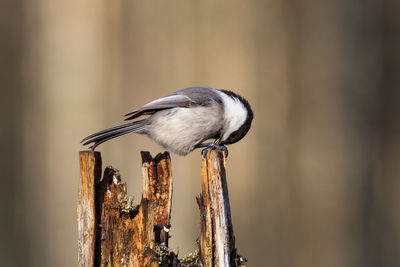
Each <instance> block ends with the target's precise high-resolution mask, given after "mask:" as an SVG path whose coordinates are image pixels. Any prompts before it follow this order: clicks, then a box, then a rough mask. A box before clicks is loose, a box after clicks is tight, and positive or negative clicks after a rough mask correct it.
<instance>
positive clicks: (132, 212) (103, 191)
mask: <svg viewBox="0 0 400 267" xmlns="http://www.w3.org/2000/svg"><path fill="white" fill-rule="evenodd" d="M79 155H80V163H81V164H80V167H81V176H80V183H79V188H80V189H79V201H78V225H80V226H79V242H78V244H79V266H138V267H139V266H140V267H141V266H161V265H162V266H174V265H173V264H174V263H175V266H176V264H177V258H176V256H175V254H174V253H172V252H171V253H169V252H168V249H167V245H168V238H169V236H168V231H169V227H170V216H171V199H172V175H171V162H170V157H169V154H168V153H163V154H159V155H157V156H156V157H155V158H154V159H153V158H152V157H151V155H150V153H148V152H142V159H143V185H144V187H145V188H144V190H143V197H142V200H141V202H140V204H139V205H137V206H135V205H134V204H133V201H132V199H130V198H129V197H128V196H127V192H126V189H127V188H126V183H123V182H121V177H120V174H119V171H118V170H117V169H114V168H112V167H107V168H106V169H105V170H104V175H103V179H102V180H101V181H100V174H99V173H98V170H99V169H100V170H101V159H100V153H98V152H92V151H83V152H81V153H80V154H79ZM163 253H164V254H163ZM161 254H162V255H161ZM160 255H161V256H162V257H161V256H160Z"/></svg>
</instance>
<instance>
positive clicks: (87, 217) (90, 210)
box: [77, 151, 101, 267]
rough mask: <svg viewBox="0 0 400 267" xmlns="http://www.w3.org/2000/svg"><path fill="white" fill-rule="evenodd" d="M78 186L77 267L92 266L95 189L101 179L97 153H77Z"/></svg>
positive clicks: (94, 240) (94, 229)
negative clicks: (78, 168)
mask: <svg viewBox="0 0 400 267" xmlns="http://www.w3.org/2000/svg"><path fill="white" fill-rule="evenodd" d="M79 167H80V176H79V185H78V206H77V213H78V216H77V220H78V262H79V266H85V267H86V266H87V267H90V266H94V264H95V245H96V221H97V215H96V206H95V187H96V184H97V183H98V182H99V181H100V177H101V155H100V153H99V152H93V151H81V152H80V153H79Z"/></svg>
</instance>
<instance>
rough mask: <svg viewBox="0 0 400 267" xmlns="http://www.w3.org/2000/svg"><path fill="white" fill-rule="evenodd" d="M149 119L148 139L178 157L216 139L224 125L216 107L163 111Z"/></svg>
mask: <svg viewBox="0 0 400 267" xmlns="http://www.w3.org/2000/svg"><path fill="white" fill-rule="evenodd" d="M149 119H150V121H151V123H149V128H148V131H147V132H148V135H149V136H150V137H151V138H152V139H153V140H154V141H155V142H157V143H158V144H160V145H162V146H163V147H165V148H166V149H168V150H169V151H171V152H174V153H176V154H178V155H186V154H188V153H189V152H191V151H192V150H193V149H195V146H196V145H197V144H199V143H201V142H203V141H204V140H207V139H209V138H212V137H215V136H216V135H217V134H218V132H219V130H220V127H221V125H222V124H223V123H222V110H221V108H220V107H219V106H218V105H217V104H216V103H215V104H212V105H210V106H197V107H190V108H173V109H168V110H163V111H159V112H156V113H155V114H154V115H152V116H151V117H150V118H149Z"/></svg>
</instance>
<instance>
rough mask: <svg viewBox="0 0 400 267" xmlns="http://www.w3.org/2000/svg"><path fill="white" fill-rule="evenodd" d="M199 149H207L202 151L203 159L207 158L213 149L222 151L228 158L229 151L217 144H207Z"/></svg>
mask: <svg viewBox="0 0 400 267" xmlns="http://www.w3.org/2000/svg"><path fill="white" fill-rule="evenodd" d="M198 147H205V149H203V150H202V151H201V158H202V159H204V158H205V157H206V154H207V152H208V151H210V150H213V149H221V150H223V151H224V152H225V157H228V149H227V148H226V146H224V145H217V144H216V143H205V144H200V145H198Z"/></svg>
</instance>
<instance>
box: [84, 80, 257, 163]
mask: <svg viewBox="0 0 400 267" xmlns="http://www.w3.org/2000/svg"><path fill="white" fill-rule="evenodd" d="M143 115H150V116H149V117H147V118H145V119H141V120H136V121H133V122H131V123H128V124H124V125H120V126H116V127H113V128H109V129H106V130H103V131H100V132H98V133H95V134H92V135H90V136H88V137H86V138H85V139H83V140H82V142H81V143H83V145H88V144H92V146H91V147H90V148H91V149H92V150H94V149H95V148H96V147H97V146H98V145H100V144H101V143H104V142H105V141H108V140H110V139H113V138H116V137H119V136H123V135H127V134H130V133H138V134H144V135H147V136H149V137H150V138H151V139H153V140H154V141H155V142H156V143H158V144H160V145H161V146H163V147H164V148H166V149H167V150H169V151H171V152H173V153H175V154H178V155H187V154H188V153H189V152H192V151H193V150H194V149H195V148H201V147H203V148H205V149H204V150H203V151H202V155H203V157H204V155H205V153H206V152H207V151H208V150H211V149H214V148H219V149H223V150H225V152H226V154H227V152H228V150H227V149H226V147H225V145H229V144H233V143H236V142H238V141H239V140H240V139H242V138H243V137H244V136H245V135H246V134H247V132H248V131H249V129H250V126H251V122H252V120H253V111H252V110H251V107H250V104H249V102H247V100H246V99H244V98H243V97H241V96H239V95H237V94H235V93H233V92H231V91H227V90H217V89H214V88H209V87H189V88H185V89H181V90H178V91H176V92H174V93H173V94H171V95H169V96H166V97H162V98H160V99H157V100H154V101H152V102H150V103H148V104H146V105H144V106H143V107H141V108H139V109H135V110H133V111H132V112H130V113H128V114H126V115H125V116H127V118H126V119H125V120H133V119H136V118H138V117H141V116H143ZM208 139H215V141H214V142H211V143H203V142H204V141H206V140H208Z"/></svg>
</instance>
